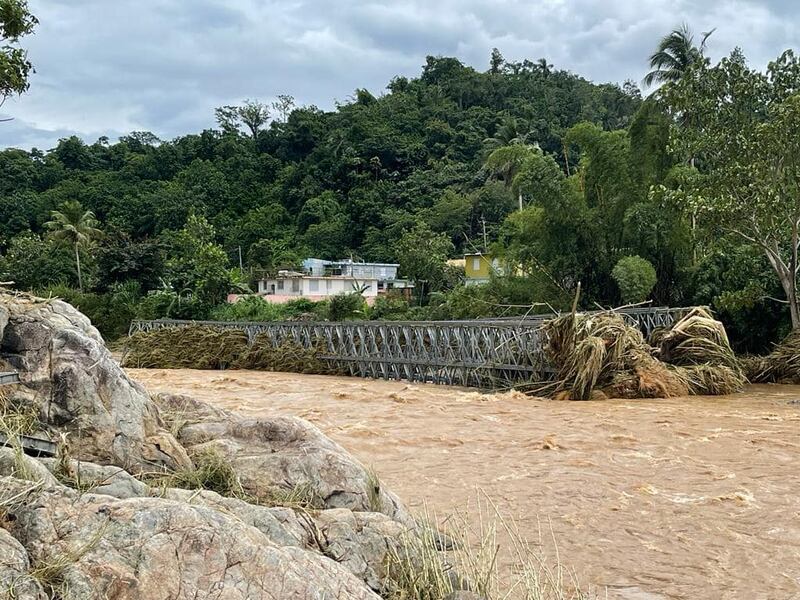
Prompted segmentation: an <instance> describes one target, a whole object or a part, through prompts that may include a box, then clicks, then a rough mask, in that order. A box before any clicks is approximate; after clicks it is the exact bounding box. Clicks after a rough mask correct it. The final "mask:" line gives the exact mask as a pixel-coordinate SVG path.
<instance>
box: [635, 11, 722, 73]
mask: <svg viewBox="0 0 800 600" xmlns="http://www.w3.org/2000/svg"><path fill="white" fill-rule="evenodd" d="M715 30H716V28H715V29H712V30H711V31H706V32H704V33H703V37H702V39H701V41H700V46H699V47H697V46H695V45H694V35H693V34H692V31H691V29H689V26H688V25H687V24H686V23H684V24H682V25H681V26H680V27H678V28H677V29H673V30H672V31H671V32H670V33H669V34H668V35H665V36H664V37H663V38H661V41H660V42H659V43H658V46H656V51H655V52H654V53H653V54H652V55H651V56H650V68H651V69H653V70H652V71H650V72H649V73H648V74H647V75H645V77H644V80H643V81H642V83H644V85H645V86H647V87H651V86H653V85H656V84H659V83H669V82H671V81H677V80H679V79H680V78H681V77H683V75H684V74H685V73H686V71H688V70H689V68H690V67H691V66H693V65H695V64H697V63H699V62H701V61H702V60H703V59H704V55H705V50H706V42H708V38H709V37H711V34H712V33H714V31H715Z"/></svg>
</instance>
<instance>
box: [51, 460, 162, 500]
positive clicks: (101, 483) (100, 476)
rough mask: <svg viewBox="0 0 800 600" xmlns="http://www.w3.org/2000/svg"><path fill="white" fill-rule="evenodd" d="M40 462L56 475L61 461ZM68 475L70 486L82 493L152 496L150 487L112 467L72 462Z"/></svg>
mask: <svg viewBox="0 0 800 600" xmlns="http://www.w3.org/2000/svg"><path fill="white" fill-rule="evenodd" d="M39 462H41V464H42V465H44V466H45V467H46V468H47V469H48V471H50V472H51V473H55V472H56V469H58V468H60V467H59V461H58V459H55V458H40V459H39ZM67 469H68V472H67V473H63V474H62V476H66V477H68V478H69V480H70V482H69V484H68V485H71V486H72V487H77V488H79V489H80V490H82V491H91V492H92V493H94V494H104V495H106V496H113V497H114V498H120V499H122V498H138V497H141V496H149V495H150V487H149V486H148V485H147V484H145V483H142V482H141V481H139V480H138V479H136V478H135V477H134V476H133V475H131V474H130V473H128V472H127V471H125V470H124V469H122V468H121V467H115V466H111V465H98V464H95V463H91V462H86V461H79V460H70V461H69V462H68V463H67Z"/></svg>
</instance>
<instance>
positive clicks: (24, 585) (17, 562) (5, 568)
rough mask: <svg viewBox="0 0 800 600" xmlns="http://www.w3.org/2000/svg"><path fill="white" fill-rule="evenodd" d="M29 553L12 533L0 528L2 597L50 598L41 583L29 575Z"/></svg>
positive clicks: (7, 598) (15, 599)
mask: <svg viewBox="0 0 800 600" xmlns="http://www.w3.org/2000/svg"><path fill="white" fill-rule="evenodd" d="M29 570H30V561H29V560H28V553H27V552H26V551H25V548H23V547H22V544H20V543H19V542H18V541H17V540H15V539H14V538H13V537H12V536H11V534H10V533H8V532H7V531H5V530H3V529H0V599H2V600H12V599H13V600H48V599H47V594H45V593H44V590H43V589H42V587H41V586H40V585H39V583H38V582H37V581H36V580H35V579H33V578H32V577H31V576H30V575H28V571H29Z"/></svg>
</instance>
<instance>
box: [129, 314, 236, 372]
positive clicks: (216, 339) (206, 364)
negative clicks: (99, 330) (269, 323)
mask: <svg viewBox="0 0 800 600" xmlns="http://www.w3.org/2000/svg"><path fill="white" fill-rule="evenodd" d="M246 349H247V334H245V332H244V331H240V330H237V329H216V328H214V327H208V326H204V325H189V326H186V327H174V328H173V327H170V328H166V327H165V328H163V329H156V330H153V331H146V332H138V333H134V334H133V335H132V336H130V337H129V338H128V339H127V341H126V343H125V352H124V354H123V366H126V367H135V368H150V369H154V368H161V369H226V368H229V367H231V366H232V365H233V364H234V363H235V362H236V361H237V360H239V358H240V357H241V355H242V354H243V353H244V352H245V350H246Z"/></svg>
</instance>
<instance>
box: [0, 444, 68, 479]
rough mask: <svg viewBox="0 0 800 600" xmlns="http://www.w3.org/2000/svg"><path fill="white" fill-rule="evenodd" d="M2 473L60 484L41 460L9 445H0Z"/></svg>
mask: <svg viewBox="0 0 800 600" xmlns="http://www.w3.org/2000/svg"><path fill="white" fill-rule="evenodd" d="M0 475H2V476H6V477H16V478H17V479H26V480H28V481H38V482H41V483H43V484H44V485H46V486H58V485H59V483H58V481H56V478H55V477H53V475H51V473H50V471H48V470H47V467H45V466H44V465H43V464H42V463H41V462H40V461H38V460H36V459H35V458H32V457H30V456H28V455H26V454H23V453H21V452H16V451H15V450H13V449H12V448H7V447H0Z"/></svg>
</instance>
